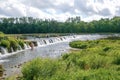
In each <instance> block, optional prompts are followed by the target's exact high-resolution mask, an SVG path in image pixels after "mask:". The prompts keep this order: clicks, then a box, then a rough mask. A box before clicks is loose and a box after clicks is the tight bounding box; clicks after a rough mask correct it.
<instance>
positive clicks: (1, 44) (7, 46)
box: [0, 40, 10, 48]
mask: <svg viewBox="0 0 120 80" xmlns="http://www.w3.org/2000/svg"><path fill="white" fill-rule="evenodd" d="M0 46H2V47H4V48H9V47H10V42H9V41H8V40H2V41H1V43H0Z"/></svg>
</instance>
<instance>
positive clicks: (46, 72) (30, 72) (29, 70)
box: [22, 58, 57, 80]
mask: <svg viewBox="0 0 120 80" xmlns="http://www.w3.org/2000/svg"><path fill="white" fill-rule="evenodd" d="M56 64H57V63H56V62H55V61H54V60H50V59H38V58H37V59H34V60H33V61H31V62H28V63H27V64H26V65H24V66H23V68H22V73H23V78H24V80H37V79H38V78H40V80H43V79H44V80H45V79H46V78H49V77H52V76H53V75H54V73H55V71H56V69H57V68H56Z"/></svg>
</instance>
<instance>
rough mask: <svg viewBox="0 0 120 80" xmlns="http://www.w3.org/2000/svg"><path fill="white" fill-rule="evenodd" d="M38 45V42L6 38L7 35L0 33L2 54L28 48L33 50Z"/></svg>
mask: <svg viewBox="0 0 120 80" xmlns="http://www.w3.org/2000/svg"><path fill="white" fill-rule="evenodd" d="M34 46H37V45H36V42H34V41H29V40H25V39H23V38H21V37H16V36H6V34H4V33H2V32H0V53H1V55H2V54H6V53H9V54H10V53H12V52H17V51H19V50H24V49H26V48H28V47H29V48H31V49H32V48H33V47H34Z"/></svg>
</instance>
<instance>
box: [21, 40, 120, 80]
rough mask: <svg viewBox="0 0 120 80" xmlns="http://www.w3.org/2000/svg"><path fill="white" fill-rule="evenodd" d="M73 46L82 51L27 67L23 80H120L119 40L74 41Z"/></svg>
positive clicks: (33, 62)
mask: <svg viewBox="0 0 120 80" xmlns="http://www.w3.org/2000/svg"><path fill="white" fill-rule="evenodd" d="M81 45H82V47H81ZM83 45H86V46H83ZM70 46H71V47H73V48H78V49H80V50H79V51H78V50H77V51H72V52H70V53H69V54H64V55H63V56H62V57H61V58H60V59H40V58H37V59H34V60H33V61H30V62H28V63H26V64H25V65H23V67H22V74H23V76H22V77H21V78H22V79H21V80H120V40H119V39H114V40H111V39H102V40H94V41H74V42H71V43H70Z"/></svg>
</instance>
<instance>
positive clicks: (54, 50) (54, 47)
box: [0, 34, 119, 76]
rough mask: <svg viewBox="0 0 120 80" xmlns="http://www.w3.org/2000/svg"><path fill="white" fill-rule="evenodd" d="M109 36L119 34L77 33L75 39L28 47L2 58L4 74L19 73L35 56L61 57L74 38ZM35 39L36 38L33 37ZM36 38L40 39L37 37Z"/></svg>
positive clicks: (84, 38)
mask: <svg viewBox="0 0 120 80" xmlns="http://www.w3.org/2000/svg"><path fill="white" fill-rule="evenodd" d="M108 36H119V34H102V35H101V34H84V35H77V36H76V37H75V38H74V39H68V40H67V39H66V40H65V41H61V42H58V43H55V44H50V45H45V46H41V47H37V48H34V49H33V50H31V49H27V50H24V51H21V52H18V53H16V54H14V55H11V56H6V57H3V58H1V59H0V63H1V64H2V65H3V67H4V69H5V72H4V76H11V75H14V74H19V72H20V66H21V65H22V64H23V63H25V62H28V61H30V60H32V59H34V58H37V57H42V58H46V57H49V58H59V57H60V56H61V55H63V54H65V53H67V52H68V51H69V50H70V49H71V48H70V47H69V42H70V41H74V40H94V39H99V38H105V37H108ZM30 40H31V39H30ZM32 40H34V39H32ZM35 40H39V39H38V38H36V39H35Z"/></svg>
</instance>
